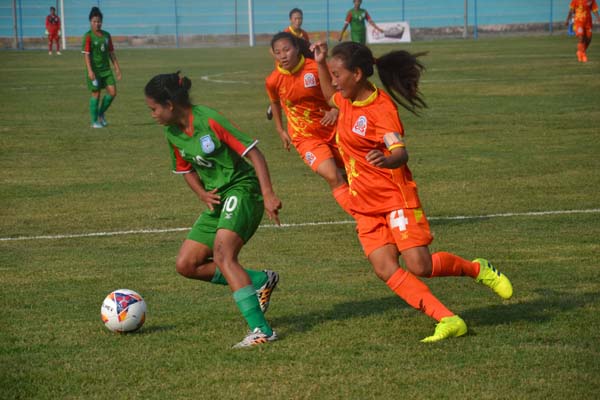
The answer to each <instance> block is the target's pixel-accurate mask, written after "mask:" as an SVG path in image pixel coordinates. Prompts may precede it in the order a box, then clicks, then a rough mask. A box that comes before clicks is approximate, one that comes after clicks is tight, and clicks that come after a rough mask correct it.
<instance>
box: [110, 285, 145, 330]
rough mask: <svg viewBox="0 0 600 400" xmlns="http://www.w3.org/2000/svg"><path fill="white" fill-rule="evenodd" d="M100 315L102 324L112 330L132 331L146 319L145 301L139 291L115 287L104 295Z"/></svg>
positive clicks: (139, 326)
mask: <svg viewBox="0 0 600 400" xmlns="http://www.w3.org/2000/svg"><path fill="white" fill-rule="evenodd" d="M100 315H101V317H102V322H104V326H106V327H107V328H108V329H110V330H111V331H113V332H118V333H124V332H133V331H135V330H137V329H140V328H141V326H142V325H144V322H145V321H146V302H145V301H144V299H143V298H142V296H140V294H139V293H137V292H135V291H133V290H129V289H117V290H115V291H114V292H111V293H109V294H108V296H106V298H105V299H104V302H102V307H101V308H100Z"/></svg>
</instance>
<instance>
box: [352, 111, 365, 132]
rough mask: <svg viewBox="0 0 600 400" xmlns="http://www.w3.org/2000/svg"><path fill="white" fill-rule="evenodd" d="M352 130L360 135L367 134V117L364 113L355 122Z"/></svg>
mask: <svg viewBox="0 0 600 400" xmlns="http://www.w3.org/2000/svg"><path fill="white" fill-rule="evenodd" d="M352 132H354V133H356V134H358V135H360V136H365V134H366V133H367V117H365V116H364V115H361V116H360V117H358V119H357V120H356V122H355V123H354V126H353V127H352Z"/></svg>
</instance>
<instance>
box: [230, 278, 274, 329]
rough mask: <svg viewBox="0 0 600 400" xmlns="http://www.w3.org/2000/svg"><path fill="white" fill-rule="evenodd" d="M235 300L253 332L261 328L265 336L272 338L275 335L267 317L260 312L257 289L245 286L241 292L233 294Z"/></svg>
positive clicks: (237, 291)
mask: <svg viewBox="0 0 600 400" xmlns="http://www.w3.org/2000/svg"><path fill="white" fill-rule="evenodd" d="M233 299H234V300H235V302H236V304H237V306H238V308H239V309H240V311H241V312H242V315H243V316H244V318H245V319H246V322H248V326H249V327H250V330H252V331H253V330H254V329H255V328H260V330H261V331H262V333H264V334H265V335H268V336H271V335H272V334H273V329H271V327H270V326H269V323H268V322H267V320H266V319H265V315H264V314H263V312H262V311H261V310H260V305H259V304H258V298H257V297H256V289H254V287H253V286H252V285H248V286H244V287H243V288H241V289H240V290H236V291H235V292H233Z"/></svg>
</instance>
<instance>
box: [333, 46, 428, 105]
mask: <svg viewBox="0 0 600 400" xmlns="http://www.w3.org/2000/svg"><path fill="white" fill-rule="evenodd" d="M425 54H426V53H416V54H411V53H409V52H407V51H404V50H397V51H392V52H389V53H387V54H385V55H383V56H381V57H379V58H375V57H373V53H371V50H370V49H369V48H368V47H367V46H365V45H362V44H359V43H354V42H344V43H340V44H338V45H337V46H335V47H334V48H333V50H332V52H331V56H332V57H334V58H339V59H340V60H342V61H343V63H344V66H345V67H346V69H348V70H350V71H354V70H355V69H357V68H359V69H360V70H361V71H362V72H363V75H364V76H365V77H366V78H369V77H370V76H372V75H373V72H374V70H373V65H376V66H377V71H378V74H379V79H381V83H382V84H383V87H384V88H385V90H386V91H387V92H388V93H389V95H390V96H391V97H392V98H393V99H394V100H395V101H396V102H397V103H398V104H399V105H401V106H402V107H404V108H406V109H407V110H408V111H410V112H412V113H413V114H417V110H418V109H420V108H426V107H427V104H426V103H425V101H424V100H423V98H422V96H421V92H420V91H419V80H420V78H421V74H422V72H423V71H424V70H425V67H424V66H423V64H422V63H421V62H420V61H419V60H418V59H417V58H418V57H420V56H422V55H425Z"/></svg>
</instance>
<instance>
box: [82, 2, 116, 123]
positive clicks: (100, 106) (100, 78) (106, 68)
mask: <svg viewBox="0 0 600 400" xmlns="http://www.w3.org/2000/svg"><path fill="white" fill-rule="evenodd" d="M89 19H90V30H89V31H87V32H86V33H85V35H83V42H82V44H81V52H82V53H83V57H84V59H85V66H86V68H87V77H86V80H87V87H88V89H89V90H90V91H91V92H92V97H91V98H90V117H91V120H92V128H104V127H105V126H106V125H108V123H107V122H106V117H105V113H106V110H108V107H110V105H111V103H112V101H113V100H114V98H115V96H116V95H117V86H116V82H115V77H114V75H113V72H112V70H111V69H110V62H111V61H112V63H113V65H114V67H115V73H116V75H117V79H118V80H121V68H120V67H119V62H118V61H117V56H116V55H115V50H114V47H113V43H112V39H111V37H110V33H108V32H106V31H103V30H102V13H101V12H100V9H99V8H98V7H92V10H91V11H90V16H89ZM105 88H106V92H107V93H106V94H105V95H104V97H103V98H102V101H100V91H101V90H102V89H105Z"/></svg>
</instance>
